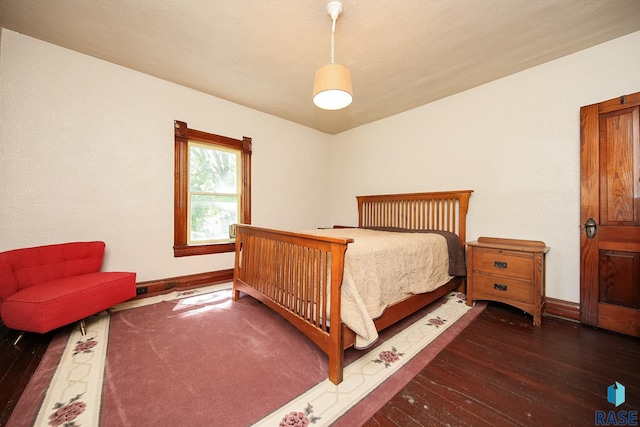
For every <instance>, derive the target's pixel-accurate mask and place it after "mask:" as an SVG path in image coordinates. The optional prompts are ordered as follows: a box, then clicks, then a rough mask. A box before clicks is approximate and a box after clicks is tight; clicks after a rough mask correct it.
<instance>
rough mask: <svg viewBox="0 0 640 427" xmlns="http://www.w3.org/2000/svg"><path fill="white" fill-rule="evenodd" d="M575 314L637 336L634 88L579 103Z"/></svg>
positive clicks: (639, 111)
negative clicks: (577, 295) (577, 293)
mask: <svg viewBox="0 0 640 427" xmlns="http://www.w3.org/2000/svg"><path fill="white" fill-rule="evenodd" d="M580 130H581V135H580V149H581V151H580V163H581V164H580V174H581V177H580V180H581V182H580V221H581V224H582V233H581V237H580V262H581V267H580V320H581V322H582V323H586V324H588V325H593V326H597V327H599V328H604V329H608V330H612V331H616V332H621V333H624V334H628V335H633V336H640V93H634V94H632V95H626V96H622V97H620V98H615V99H611V100H609V101H605V102H601V103H599V104H594V105H589V106H585V107H582V108H581V109H580Z"/></svg>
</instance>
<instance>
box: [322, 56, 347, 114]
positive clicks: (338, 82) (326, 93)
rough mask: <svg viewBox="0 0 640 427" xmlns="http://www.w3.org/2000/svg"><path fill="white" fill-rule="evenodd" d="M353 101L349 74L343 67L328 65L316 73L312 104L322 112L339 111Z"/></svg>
mask: <svg viewBox="0 0 640 427" xmlns="http://www.w3.org/2000/svg"><path fill="white" fill-rule="evenodd" d="M351 101H353V90H352V89H351V74H350V73H349V69H348V68H347V67H345V66H344V65H339V64H328V65H325V66H324V67H322V68H320V69H318V71H316V79H315V81H314V84H313V103H314V104H316V106H318V107H319V108H322V109H324V110H339V109H341V108H345V107H347V106H349V104H351Z"/></svg>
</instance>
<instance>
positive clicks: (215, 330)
mask: <svg viewBox="0 0 640 427" xmlns="http://www.w3.org/2000/svg"><path fill="white" fill-rule="evenodd" d="M483 307H484V306H482V305H476V306H475V307H474V308H473V309H470V308H469V307H468V306H467V305H466V304H465V301H464V295H463V294H458V293H451V294H449V295H447V296H446V297H444V298H442V299H441V300H440V301H438V302H436V303H434V304H432V305H430V306H429V307H426V308H425V309H423V310H421V311H420V312H418V313H416V314H415V315H413V316H411V317H410V318H408V319H406V320H405V321H403V322H401V323H400V324H398V325H397V326H394V327H393V328H390V329H389V330H388V331H385V332H384V333H383V334H381V339H380V341H379V342H378V343H377V345H376V346H375V348H373V349H370V350H366V351H357V350H353V349H350V350H348V351H347V352H346V353H345V361H346V363H348V365H347V366H346V368H345V372H344V381H343V382H342V383H341V384H339V385H337V386H336V385H334V384H332V383H331V382H329V381H328V379H326V376H327V370H326V365H327V358H326V356H325V355H324V354H323V353H322V352H321V351H320V350H319V349H318V348H316V347H315V345H313V343H311V341H310V340H308V339H307V338H306V337H304V336H303V335H302V334H301V333H300V332H299V331H298V330H297V329H296V328H294V327H292V326H291V325H289V324H288V323H287V322H286V321H284V319H282V318H281V317H279V316H277V315H276V314H275V313H274V312H273V311H272V310H270V309H268V308H266V307H264V306H263V305H262V304H260V303H258V302H257V301H256V300H254V299H252V298H249V297H244V298H241V299H240V301H238V302H232V301H231V291H230V285H228V284H226V285H217V286H213V287H209V288H200V289H197V290H192V291H187V292H176V293H173V294H169V295H163V296H159V297H151V298H145V299H141V300H135V301H131V302H128V303H125V304H122V305H120V306H117V307H116V308H115V309H114V310H113V311H112V313H111V314H110V315H109V314H107V313H101V314H100V315H97V316H93V317H92V318H91V319H90V321H89V322H88V323H87V329H88V331H87V335H85V336H82V335H80V333H79V331H77V330H75V329H71V328H68V329H67V330H64V331H61V333H60V334H59V335H58V336H56V337H55V338H54V340H53V341H52V343H51V345H50V348H49V350H48V351H47V354H45V357H44V358H43V360H42V362H41V365H40V366H39V368H38V370H37V371H36V374H34V376H33V378H32V381H31V383H30V384H29V386H28V387H27V390H26V391H25V393H24V394H23V396H22V398H21V399H20V402H19V403H18V405H17V406H16V409H15V410H14V413H13V414H12V416H11V418H10V420H9V422H8V424H7V425H8V426H12V427H17V426H27V425H34V426H66V427H77V426H99V425H100V426H103V427H110V426H128V425H131V426H133V425H136V426H139V425H156V426H159V425H186V424H189V425H225V426H248V425H259V426H263V425H264V426H277V425H294V424H295V423H296V422H299V423H300V424H299V425H308V424H313V425H318V426H325V425H345V426H346V425H348V426H353V425H360V424H362V423H363V422H365V421H366V420H367V419H368V418H370V417H371V416H372V415H373V414H374V413H375V412H377V410H379V408H381V407H382V406H383V405H384V403H385V402H386V401H388V400H389V399H390V398H391V397H392V396H393V395H394V394H395V393H397V392H398V391H399V390H400V389H401V388H402V387H403V386H404V385H405V384H406V383H407V382H408V381H409V380H410V379H411V378H412V377H413V376H414V375H415V374H416V373H417V372H419V370H420V369H422V368H423V367H424V366H425V365H426V364H427V363H428V362H429V360H430V359H431V358H433V357H435V355H436V354H437V352H438V351H439V349H441V348H443V347H444V346H445V345H446V344H447V343H448V342H450V341H451V340H452V339H453V338H454V337H455V335H457V333H459V331H461V330H462V329H464V327H465V326H466V325H468V323H470V322H471V321H472V320H473V318H475V316H477V314H479V312H480V311H481V310H482V308H483ZM281 423H284V424H281Z"/></svg>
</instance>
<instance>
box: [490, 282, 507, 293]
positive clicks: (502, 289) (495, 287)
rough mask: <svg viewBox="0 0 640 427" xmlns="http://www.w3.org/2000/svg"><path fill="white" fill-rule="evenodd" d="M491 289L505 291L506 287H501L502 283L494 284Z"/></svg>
mask: <svg viewBox="0 0 640 427" xmlns="http://www.w3.org/2000/svg"><path fill="white" fill-rule="evenodd" d="M493 289H496V290H498V291H505V292H506V291H507V285H503V284H502V283H494V284H493Z"/></svg>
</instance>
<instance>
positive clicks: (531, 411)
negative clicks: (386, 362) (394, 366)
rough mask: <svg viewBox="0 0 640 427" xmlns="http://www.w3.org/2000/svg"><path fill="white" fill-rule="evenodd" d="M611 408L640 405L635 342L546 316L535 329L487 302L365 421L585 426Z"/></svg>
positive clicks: (639, 356)
mask: <svg viewBox="0 0 640 427" xmlns="http://www.w3.org/2000/svg"><path fill="white" fill-rule="evenodd" d="M615 381H617V382H619V383H620V384H622V385H623V386H625V387H626V403H624V404H623V405H621V406H619V407H618V408H616V407H615V406H614V405H612V404H610V403H608V402H607V387H608V386H610V385H612V384H613V383H614V382H615ZM611 410H614V411H616V412H617V411H622V410H626V411H640V340H638V339H636V338H631V337H627V336H623V335H618V334H615V333H610V332H606V331H602V330H597V329H594V328H591V327H588V326H584V325H580V324H577V323H574V322H569V321H566V320H561V319H557V318H553V317H544V318H543V322H542V326H540V327H534V326H532V324H531V317H528V316H525V315H524V314H523V313H522V312H521V311H519V310H517V309H512V308H510V307H507V306H503V305H501V304H497V303H490V305H489V307H488V308H487V309H486V310H485V311H484V312H483V313H482V314H481V315H480V316H479V317H478V319H476V320H475V321H474V322H473V323H472V324H471V325H469V326H468V327H467V328H466V329H465V330H464V331H463V332H462V333H461V334H460V335H459V336H458V337H456V339H455V340H454V341H453V342H452V343H451V344H449V345H448V346H447V347H446V348H445V349H444V350H443V351H442V352H441V353H440V354H439V355H438V356H437V358H436V359H435V360H433V361H432V362H431V363H430V364H429V365H427V366H426V367H425V368H424V369H423V370H422V371H421V372H420V374H418V375H417V376H416V377H415V378H414V380H413V381H412V382H411V383H409V384H408V385H407V386H406V387H405V388H404V389H403V390H402V391H400V392H399V393H398V394H397V395H396V396H395V397H394V398H393V399H391V401H389V402H388V403H387V404H386V406H385V407H384V408H383V409H382V410H381V411H379V412H378V413H377V414H376V415H375V416H374V417H373V418H372V419H371V420H370V421H369V422H368V423H367V424H366V426H367V427H372V426H402V427H411V426H440V425H450V426H483V425H486V426H589V425H595V412H596V411H605V412H609V411H611Z"/></svg>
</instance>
